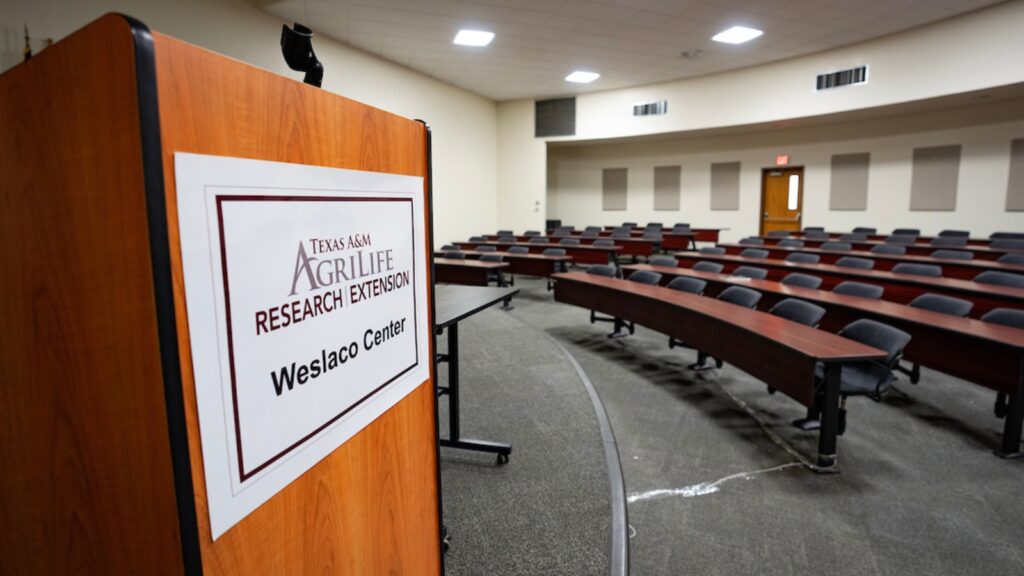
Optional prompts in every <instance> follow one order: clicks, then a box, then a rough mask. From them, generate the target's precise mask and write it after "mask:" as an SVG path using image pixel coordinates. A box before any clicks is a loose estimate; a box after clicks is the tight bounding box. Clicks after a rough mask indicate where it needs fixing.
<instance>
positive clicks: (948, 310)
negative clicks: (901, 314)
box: [910, 293, 974, 318]
mask: <svg viewBox="0 0 1024 576" xmlns="http://www.w3.org/2000/svg"><path fill="white" fill-rule="evenodd" d="M910 306H912V307H914V308H921V309H923V310H931V311H932V312H941V313H943V314H949V315H950V316H960V317H961V318H966V317H967V315H968V314H970V313H971V308H974V302H971V301H970V300H964V299H962V298H953V297H951V296H943V295H942V294H931V293H927V294H921V295H920V296H918V297H917V298H914V299H913V300H911V301H910Z"/></svg>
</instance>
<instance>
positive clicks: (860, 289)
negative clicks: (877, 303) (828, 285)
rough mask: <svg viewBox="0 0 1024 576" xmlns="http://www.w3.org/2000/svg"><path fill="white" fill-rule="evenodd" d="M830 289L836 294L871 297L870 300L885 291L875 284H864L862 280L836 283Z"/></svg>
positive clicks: (876, 298) (879, 296) (878, 296)
mask: <svg viewBox="0 0 1024 576" xmlns="http://www.w3.org/2000/svg"><path fill="white" fill-rule="evenodd" d="M832 291H833V292H835V293H836V294H845V295H847V296H859V297H861V298H871V299H872V300H878V299H879V298H881V297H882V294H884V293H885V288H883V287H881V286H876V285H874V284H865V283H863V282H854V281H852V280H847V281H845V282H840V283H839V284H836V285H835V287H834V288H832Z"/></svg>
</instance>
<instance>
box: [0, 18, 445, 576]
mask: <svg viewBox="0 0 1024 576" xmlns="http://www.w3.org/2000/svg"><path fill="white" fill-rule="evenodd" d="M276 40H277V39H276V38H268V39H267V42H275V41H276ZM339 72H340V71H339ZM327 73H328V74H330V73H331V70H328V71H327ZM0 126H2V129H0V175H2V178H3V179H4V184H3V187H2V188H0V263H2V266H0V270H2V271H3V282H4V284H5V289H4V291H3V298H2V299H0V423H2V424H0V426H2V427H3V428H2V433H0V434H2V437H0V456H2V466H3V472H2V473H0V517H2V518H3V520H2V522H3V524H2V526H3V530H2V535H0V543H2V544H0V573H2V574H11V575H14V574H63V573H69V572H75V573H89V574H182V573H188V574H199V573H205V574H246V575H251V574H313V573H316V574H330V573H333V574H354V575H358V574H368V575H378V574H439V573H440V572H442V570H443V568H442V558H441V556H442V555H441V537H440V504H439V502H440V500H439V485H438V463H437V454H438V452H437V450H438V449H437V422H436V410H435V396H434V383H433V376H434V373H433V369H432V368H431V372H430V378H428V379H427V380H425V381H424V382H422V384H420V385H419V386H418V387H417V388H416V389H415V390H414V391H413V392H412V393H411V394H410V395H408V396H406V397H405V398H404V399H403V400H401V401H400V402H399V403H398V404H397V405H395V406H394V407H392V408H391V409H390V410H389V411H387V412H385V413H384V414H383V415H382V416H381V417H379V418H378V419H377V420H375V421H374V422H373V423H372V424H370V425H369V426H368V427H366V428H365V429H363V430H362V431H361V432H360V433H358V434H357V435H356V436H355V437H353V438H352V439H350V440H349V441H348V442H347V443H345V444H344V445H342V446H341V447H340V448H338V449H337V450H335V451H334V452H333V453H331V454H330V455H329V456H328V457H326V458H325V459H323V460H321V461H320V462H319V463H318V464H316V465H315V466H314V467H313V468H311V469H310V470H308V471H307V472H306V473H304V474H303V475H301V476H300V477H299V478H298V479H297V480H295V481H294V482H292V483H291V484H290V485H288V486H287V487H286V488H284V489H283V490H282V491H280V492H278V493H277V494H276V495H275V496H273V497H272V498H271V499H270V500H269V501H267V502H266V503H265V504H263V505H262V506H261V507H259V508H257V509H256V510H255V511H254V512H252V513H251V514H249V515H248V516H247V517H245V518H244V519H243V520H241V522H239V523H238V524H237V525H235V526H234V527H233V528H232V529H231V530H229V531H228V532H226V533H225V534H224V535H222V536H221V537H220V538H218V539H217V540H216V541H214V540H213V539H212V538H211V532H210V523H209V519H208V508H207V498H206V491H205V482H204V476H203V474H204V471H203V456H202V452H201V444H200V435H199V428H198V422H197V407H196V391H195V383H194V381H193V368H192V356H191V352H190V342H189V325H188V316H187V314H186V305H187V303H186V301H185V292H184V287H183V286H184V280H183V270H182V259H181V258H182V255H181V251H180V245H179V238H178V215H177V204H176V187H175V171H174V156H173V154H174V153H175V152H192V153H197V154H207V155H216V156H231V157H239V158H249V159H259V160H274V161H280V162H289V163H295V164H307V165H317V166H326V167H335V168H348V169H354V170H363V171H374V172H386V173H394V174H404V175H413V176H422V177H424V178H425V182H426V183H427V184H426V186H425V190H424V195H426V201H425V202H424V206H426V207H427V208H426V210H424V213H423V214H422V217H423V218H424V219H425V222H426V223H427V226H426V227H425V229H426V230H428V232H427V236H429V223H430V221H429V218H430V214H429V206H430V204H429V162H430V158H429V154H430V151H429V129H428V128H427V127H426V126H425V125H424V124H422V123H420V122H416V121H412V120H408V119H405V118H401V117H398V116H395V115H392V114H389V113H386V112H383V111H381V110H377V109H374V108H372V107H370V106H366V105H363V104H360V103H357V102H353V101H351V100H347V99H345V98H342V97H339V96H336V95H333V94H330V93H327V92H324V91H322V90H320V89H317V88H314V87H311V86H307V85H304V84H302V83H300V82H298V81H295V80H291V79H288V78H284V77H281V76H278V75H275V74H272V73H270V72H267V71H265V70H261V69H258V68H255V67H252V66H249V65H246V64H243V63H240V62H238V61H235V60H232V59H230V58H226V57H224V56H221V55H218V54H215V53H212V52H208V51H206V50H203V49H200V48H197V47H195V46H191V45H189V44H186V43H184V42H180V41H178V40H175V39H173V38H169V37H167V36H163V35H160V34H156V33H153V34H150V32H149V31H148V30H147V29H146V27H145V26H144V25H142V24H140V23H139V22H136V21H133V20H132V19H130V18H126V17H123V16H119V15H108V16H105V17H103V18H101V19H99V20H97V21H96V22H93V23H92V24H90V25H89V26H87V27H85V28H83V29H82V30H79V31H78V32H76V33H75V34H73V35H71V36H69V37H68V38H66V39H65V40H63V41H61V42H59V43H57V44H56V45H54V46H53V47H51V48H48V49H46V50H45V51H43V52H42V53H40V54H38V55H37V56H36V57H35V58H33V59H32V60H30V61H28V62H25V63H23V64H20V65H18V66H16V67H15V68H13V69H11V70H9V71H8V72H6V73H4V74H3V75H2V76H0ZM422 240H423V241H422V242H421V243H420V244H418V246H422V247H423V248H422V249H423V250H427V251H429V247H430V242H429V238H427V237H425V238H423V239H422ZM424 280H425V281H427V282H428V286H429V278H427V279H424ZM428 290H429V288H428ZM429 346H430V347H429V349H428V350H427V352H428V353H429V355H430V356H429V357H430V358H433V343H432V339H431V343H430V345H429ZM431 364H432V363H431Z"/></svg>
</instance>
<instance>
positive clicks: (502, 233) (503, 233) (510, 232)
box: [498, 230, 516, 236]
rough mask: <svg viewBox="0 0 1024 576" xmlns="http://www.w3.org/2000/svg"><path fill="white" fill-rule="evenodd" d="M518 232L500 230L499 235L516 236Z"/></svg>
mask: <svg viewBox="0 0 1024 576" xmlns="http://www.w3.org/2000/svg"><path fill="white" fill-rule="evenodd" d="M515 235H516V233H515V232H513V231H511V230H498V236H515Z"/></svg>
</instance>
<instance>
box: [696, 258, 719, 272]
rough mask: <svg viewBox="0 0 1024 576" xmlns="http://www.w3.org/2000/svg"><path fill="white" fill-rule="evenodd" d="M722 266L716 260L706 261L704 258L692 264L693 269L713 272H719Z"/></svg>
mask: <svg viewBox="0 0 1024 576" xmlns="http://www.w3.org/2000/svg"><path fill="white" fill-rule="evenodd" d="M722 268H724V266H722V265H721V264H719V263H718V262H708V261H706V260H701V261H699V262H697V263H696V264H694V265H693V269H694V270H697V271H700V272H714V273H715V274H719V273H721V272H722Z"/></svg>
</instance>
